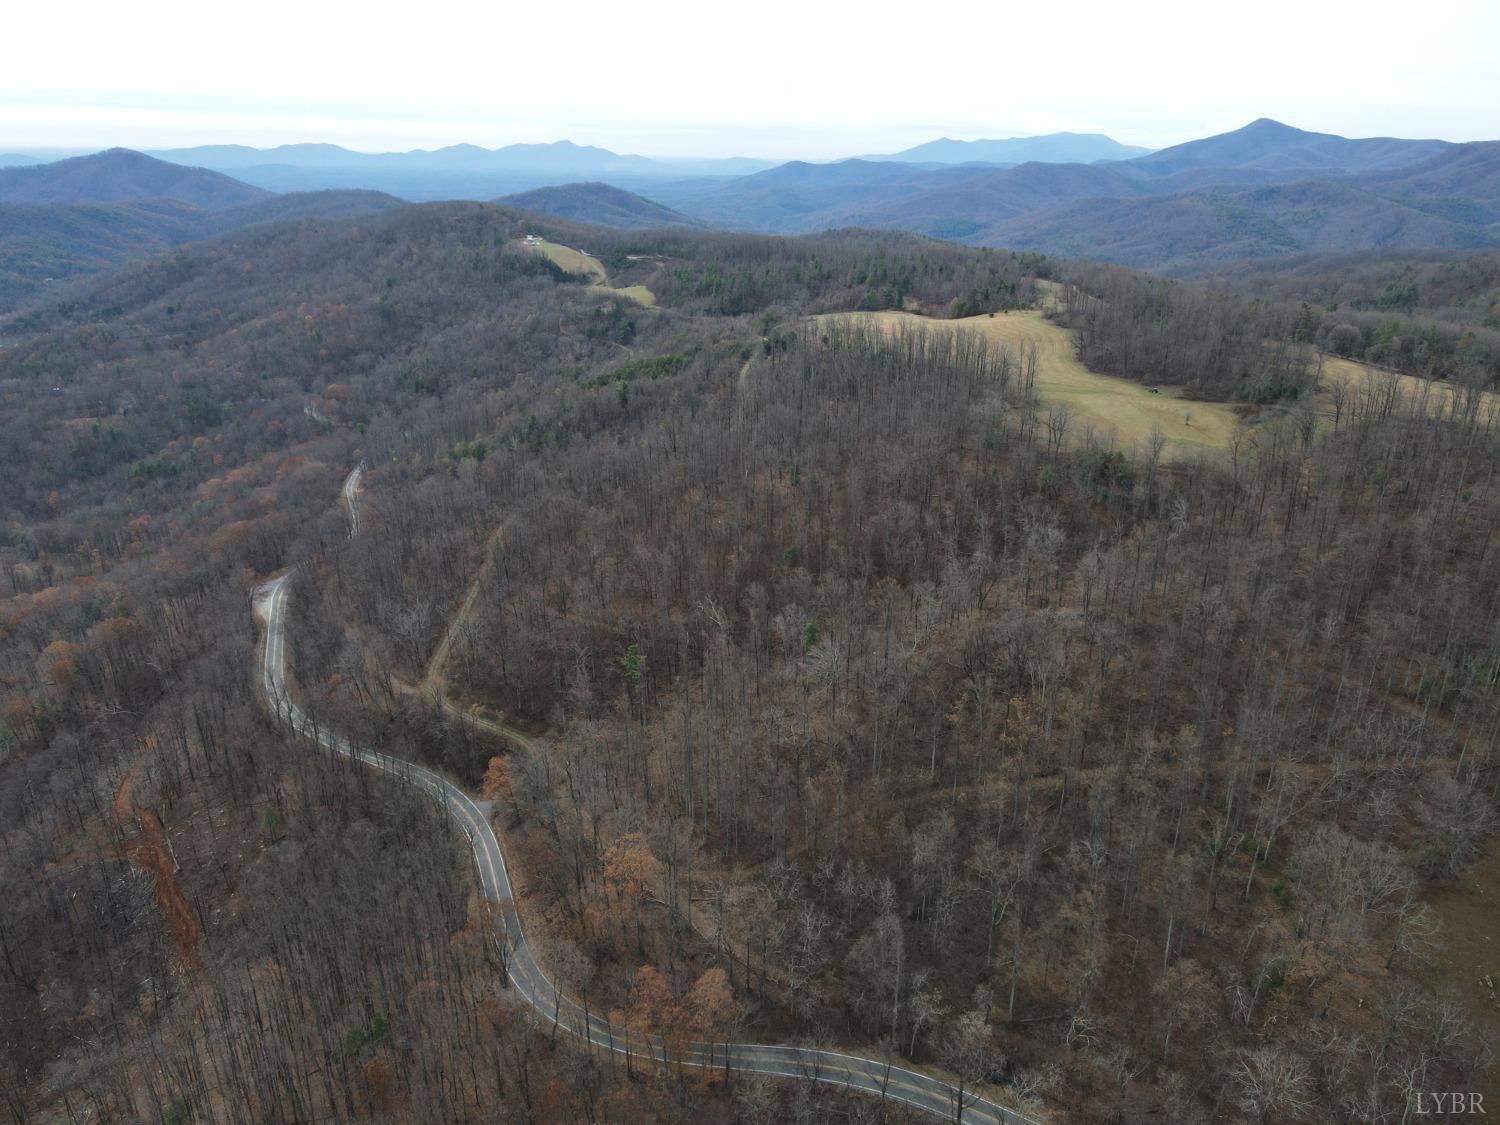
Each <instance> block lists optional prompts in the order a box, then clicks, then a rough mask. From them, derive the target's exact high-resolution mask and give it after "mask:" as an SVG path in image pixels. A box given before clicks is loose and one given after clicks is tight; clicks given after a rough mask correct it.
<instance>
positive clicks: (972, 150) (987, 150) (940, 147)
mask: <svg viewBox="0 0 1500 1125" xmlns="http://www.w3.org/2000/svg"><path fill="white" fill-rule="evenodd" d="M1150 152H1151V149H1149V148H1141V147H1140V146H1139V145H1122V144H1121V143H1120V142H1119V141H1117V140H1115V139H1114V138H1113V137H1106V136H1105V135H1104V134H1103V133H1047V134H1045V135H1044V136H1038V137H1009V138H1005V139H1003V140H976V141H955V140H953V139H951V138H949V137H940V138H938V139H937V140H935V141H928V142H927V143H926V144H920V145H916V146H915V147H913V148H908V149H903V150H902V151H900V152H897V153H892V154H890V155H888V156H867V157H863V158H862V159H865V160H892V161H900V162H902V163H910V164H921V163H933V164H1026V163H1029V162H1031V161H1046V162H1048V163H1053V164H1096V163H1098V162H1100V161H1103V160H1129V159H1131V158H1132V157H1136V156H1145V155H1147V154H1148V153H1150Z"/></svg>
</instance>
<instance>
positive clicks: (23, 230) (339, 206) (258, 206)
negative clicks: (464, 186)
mask: <svg viewBox="0 0 1500 1125" xmlns="http://www.w3.org/2000/svg"><path fill="white" fill-rule="evenodd" d="M402 206H405V204H404V202H403V201H402V200H399V199H396V198H395V197H393V196H389V195H384V194H382V193H380V192H373V191H325V192H306V193H295V194H291V195H267V196H265V197H264V198H258V199H255V200H254V201H252V202H249V203H243V204H240V205H239V206H237V207H228V208H224V209H222V210H218V211H207V210H203V209H201V208H197V207H193V206H192V205H190V204H188V203H184V202H182V201H180V200H174V199H145V200H132V201H125V202H118V203H0V314H3V313H5V312H8V311H10V310H12V309H14V308H16V307H17V306H18V305H20V304H21V303H22V302H24V301H26V300H28V299H30V298H31V297H33V296H35V295H36V294H38V293H40V292H41V291H42V290H43V289H44V288H46V286H47V285H49V284H51V283H54V282H65V281H68V280H70V279H73V278H76V277H82V276H84V275H87V274H92V273H97V272H99V271H100V270H106V269H110V268H113V267H115V266H120V265H123V264H125V263H126V262H129V261H131V260H133V259H136V258H141V257H146V256H148V255H151V254H157V253H160V252H162V251H164V250H169V249H171V248H173V247H175V246H181V245H182V244H184V243H187V242H193V241H197V240H198V239H203V238H209V237H212V236H214V235H219V234H224V233H226V232H228V231H231V230H238V229H240V228H243V227H248V226H255V225H258V224H262V223H272V222H279V221H284V220H290V219H347V218H354V217H356V216H359V215H369V214H374V213H377V212H380V211H388V210H391V209H393V208H396V207H402Z"/></svg>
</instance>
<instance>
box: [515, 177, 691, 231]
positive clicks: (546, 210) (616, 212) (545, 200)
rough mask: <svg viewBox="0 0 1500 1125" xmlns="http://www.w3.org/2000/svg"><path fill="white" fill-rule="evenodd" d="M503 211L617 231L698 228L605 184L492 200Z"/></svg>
mask: <svg viewBox="0 0 1500 1125" xmlns="http://www.w3.org/2000/svg"><path fill="white" fill-rule="evenodd" d="M495 202H496V203H499V204H502V205H504V206H506V207H517V208H520V209H521V210H523V211H539V212H541V213H542V214H544V215H556V216H557V217H559V218H562V219H572V220H573V221H574V222H578V223H593V224H595V225H596V226H601V227H615V228H616V229H619V230H643V229H646V228H651V227H701V226H703V225H704V224H703V223H700V222H699V221H698V220H696V219H690V218H688V217H687V216H686V215H684V214H683V213H682V212H681V211H674V210H672V208H670V207H663V206H662V205H661V204H660V203H654V202H652V201H651V200H649V199H646V198H644V197H642V196H639V195H636V194H635V193H634V192H629V191H625V190H623V189H622V188H617V187H611V186H610V185H609V184H600V183H586V184H560V185H558V186H557V187H544V188H536V189H535V190H533V191H527V192H522V193H520V194H519V195H507V196H503V197H501V198H500V199H497V200H495Z"/></svg>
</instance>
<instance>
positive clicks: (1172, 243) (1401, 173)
mask: <svg viewBox="0 0 1500 1125" xmlns="http://www.w3.org/2000/svg"><path fill="white" fill-rule="evenodd" d="M1497 220H1500V142H1487V143H1483V144H1469V145H1452V146H1448V147H1447V148H1445V149H1444V150H1443V151H1442V152H1440V153H1439V154H1438V155H1436V156H1433V157H1431V158H1430V159H1427V160H1424V161H1421V162H1419V163H1418V164H1417V165H1415V166H1414V167H1410V168H1402V169H1397V170H1395V171H1394V172H1389V173H1384V174H1375V173H1370V174H1366V175H1363V176H1359V177H1349V178H1343V179H1332V178H1329V179H1310V180H1295V181H1292V182H1290V183H1284V184H1276V185H1271V186H1266V187H1257V188H1252V189H1249V190H1244V191H1234V192H1223V191H1193V192H1185V193H1176V194H1171V195H1158V196H1148V197H1136V198H1132V199H1123V198H1113V199H1080V200H1077V201H1074V202H1070V203H1065V204H1060V205H1057V206H1053V207H1048V208H1042V209H1038V210H1035V211H1032V212H1031V213H1029V214H1025V215H1020V216H1015V217H1011V218H1007V219H1002V220H1001V221H999V222H997V223H995V224H994V225H993V226H990V227H988V228H986V229H984V230H982V231H980V232H978V233H976V234H975V235H974V236H973V238H972V241H975V242H978V243H981V244H983V245H987V246H1005V247H1009V248H1012V249H1026V250H1040V251H1043V252H1045V253H1049V254H1059V255H1063V256H1074V257H1089V258H1097V259H1101V260H1104V261H1111V262H1118V263H1120V264H1122V265H1130V266H1135V267H1138V268H1143V269H1152V270H1157V271H1160V272H1165V273H1172V274H1193V273H1198V272H1201V271H1203V270H1208V269H1214V268H1217V267H1220V266H1223V265H1226V264H1227V263H1229V262H1234V261H1238V260H1242V259H1249V258H1265V257H1274V256H1277V255H1281V254H1293V253H1302V252H1331V251H1350V250H1366V249H1391V248H1409V247H1430V248H1434V249H1452V250H1464V249H1478V248H1483V247H1489V246H1496V245H1500V225H1497Z"/></svg>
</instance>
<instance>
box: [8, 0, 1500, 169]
mask: <svg viewBox="0 0 1500 1125" xmlns="http://www.w3.org/2000/svg"><path fill="white" fill-rule="evenodd" d="M5 40H6V49H5V52H4V55H5V63H4V66H3V68H0V151H4V150H8V149H13V148H36V147H38V146H58V147H73V148H82V147H101V146H105V145H115V144H119V145H128V146H133V147H142V148H147V147H166V146H171V145H189V144H200V143H205V142H238V143H243V144H253V145H272V144H280V143H283V142H292V141H334V142H337V143H340V144H344V145H347V146H349V147H351V148H359V149H366V150H374V151H379V150H389V149H407V148H414V147H424V148H430V147H436V146H439V145H444V144H451V143H454V142H458V141H468V142H471V143H474V144H481V145H485V146H487V147H494V146H497V145H502V144H509V143H512V142H515V141H551V140H556V139H559V138H562V137H567V138H569V139H572V140H575V141H578V142H580V143H592V144H599V145H604V146H606V147H608V148H613V149H616V150H617V151H625V152H641V153H646V154H648V155H678V156H685V155H712V156H728V155H749V156H770V157H798V156H807V157H836V156H848V155H853V154H856V153H865V152H879V151H890V150H893V149H896V148H901V147H904V146H906V145H909V144H912V143H915V142H919V141H923V140H929V139H931V138H932V137H935V136H938V135H948V136H955V137H964V138H972V137H980V136H992V137H993V136H1014V135H1024V134H1031V133H1045V132H1053V131H1057V130H1063V129H1069V130H1074V131H1077V132H1105V133H1109V134H1110V135H1112V136H1114V137H1115V138H1116V139H1118V140H1121V141H1125V142H1129V143H1135V144H1144V145H1150V146H1153V147H1156V146H1162V145H1167V144H1172V143H1175V142H1177V141H1181V140H1187V139H1189V138H1192V137H1197V136H1203V135H1206V134H1209V133H1215V132H1222V131H1224V130H1226V129H1232V128H1236V127H1238V126H1240V125H1243V124H1245V123H1246V122H1248V121H1250V120H1252V119H1254V118H1256V117H1262V116H1266V117H1275V118H1278V119H1280V120H1283V121H1286V122H1288V123H1290V124H1294V125H1299V126H1301V127H1303V128H1308V129H1317V130H1322V131H1327V132H1336V133H1343V134H1345V135H1350V136H1369V135H1380V134H1385V135H1396V136H1409V137H1415V136H1422V137H1428V136H1435V137H1443V138H1447V139H1449V140H1459V141H1462V140H1490V139H1496V138H1500V0H1402V2H1399V3H1395V2H1386V0H1360V2H1357V3H1356V2H1338V3H1330V2H1326V0H1294V2H1293V0H1257V2H1255V3H1250V4H1233V5H1230V4H1224V5H1220V4H1215V3H1212V2H1204V0H1196V2H1193V3H1186V2H1181V3H1179V2H1176V0H1171V2H1163V0H1154V2H1153V0H1136V2H1135V3H1125V2H1123V0H1110V2H1108V3H1095V2H1092V0H1068V2H1051V3H1042V2H1035V0H1033V2H1027V3H1017V2H1015V0H1010V2H1007V0H984V2H980V3H970V2H968V0H957V2H955V0H948V2H947V3H937V4H912V3H904V4H887V3H883V2H871V0H865V2H861V3H859V4H852V3H839V4H828V3H820V2H819V0H798V2H788V0H758V2H755V0H750V2H745V3H741V4H724V3H714V2H713V0H707V2H701V0H700V2H694V3H686V2H682V0H657V2H654V3H645V4H632V3H621V2H619V0H612V2H610V3H596V2H594V0H582V2H579V0H574V2H571V3H544V2H538V0H520V2H519V3H507V2H504V0H501V2H498V3H496V2H491V3H488V4H460V3H454V2H452V0H429V2H428V3H423V4H415V5H414V4H410V3H401V4H392V3H386V2H384V0H371V2H368V3H360V4H336V3H319V2H318V0H297V2H290V0H257V2H256V3H253V4H248V5H225V4H205V3H203V2H202V0H192V2H187V0H144V2H143V3H139V4H124V3H120V2H119V0H110V2H108V3H104V2H101V0H81V2H79V0H75V2H74V3H70V4H48V3H42V2H38V0H32V2H24V0H23V2H19V3H16V4H13V5H10V6H9V7H8V10H7V12H6V18H5Z"/></svg>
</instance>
